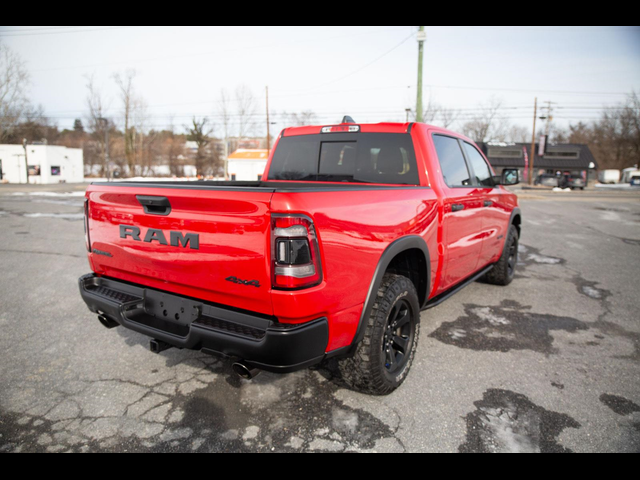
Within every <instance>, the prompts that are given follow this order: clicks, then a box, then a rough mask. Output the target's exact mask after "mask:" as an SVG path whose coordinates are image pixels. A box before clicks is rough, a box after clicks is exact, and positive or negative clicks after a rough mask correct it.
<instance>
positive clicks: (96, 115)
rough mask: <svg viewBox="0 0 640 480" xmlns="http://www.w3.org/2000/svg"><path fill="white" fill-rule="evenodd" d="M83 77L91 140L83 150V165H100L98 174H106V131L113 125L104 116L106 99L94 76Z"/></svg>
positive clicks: (107, 147) (107, 170)
mask: <svg viewBox="0 0 640 480" xmlns="http://www.w3.org/2000/svg"><path fill="white" fill-rule="evenodd" d="M85 78H86V80H87V83H86V87H87V97H86V100H85V101H86V105H87V109H88V110H89V114H88V118H87V123H88V125H89V132H90V134H91V137H92V139H93V142H92V143H91V144H89V145H87V146H86V148H85V150H84V161H85V165H86V166H89V167H92V166H93V165H101V169H100V170H101V171H100V175H102V176H106V175H108V174H109V165H108V152H109V145H108V144H107V142H108V141H109V139H108V137H109V135H108V133H109V130H110V129H112V128H113V125H112V123H111V122H110V121H109V120H108V119H107V118H106V110H107V105H106V100H105V97H104V95H103V94H102V92H101V90H100V89H99V88H98V87H97V85H96V83H95V78H94V76H93V75H91V76H87V77H85ZM96 146H97V148H96Z"/></svg>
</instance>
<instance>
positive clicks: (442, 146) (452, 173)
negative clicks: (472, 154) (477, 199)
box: [433, 135, 473, 187]
mask: <svg viewBox="0 0 640 480" xmlns="http://www.w3.org/2000/svg"><path fill="white" fill-rule="evenodd" d="M433 143H434V145H435V147H436V152H437V153H438V160H439V161H440V168H441V170H442V176H443V177H444V182H445V183H446V184H447V185H448V186H450V187H471V186H472V185H473V182H472V181H471V175H470V174H469V169H468V168H467V162H466V161H465V159H464V155H463V154H462V149H461V148H460V143H459V142H458V139H457V138H453V137H447V136H445V135H434V136H433Z"/></svg>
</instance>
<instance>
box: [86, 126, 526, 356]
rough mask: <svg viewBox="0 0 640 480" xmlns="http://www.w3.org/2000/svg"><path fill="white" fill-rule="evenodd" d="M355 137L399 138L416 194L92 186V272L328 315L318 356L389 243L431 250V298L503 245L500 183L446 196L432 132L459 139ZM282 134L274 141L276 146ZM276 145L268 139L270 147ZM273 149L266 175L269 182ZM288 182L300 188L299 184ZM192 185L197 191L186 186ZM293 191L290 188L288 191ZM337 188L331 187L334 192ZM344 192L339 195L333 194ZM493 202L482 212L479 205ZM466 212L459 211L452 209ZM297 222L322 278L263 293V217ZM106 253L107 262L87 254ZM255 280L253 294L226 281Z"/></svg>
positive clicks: (261, 308) (301, 318)
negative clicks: (154, 204) (192, 239)
mask: <svg viewBox="0 0 640 480" xmlns="http://www.w3.org/2000/svg"><path fill="white" fill-rule="evenodd" d="M321 128H322V126H309V127H298V128H290V129H286V130H284V131H283V132H282V134H281V137H282V135H284V136H296V135H309V134H314V135H315V134H319V133H320V131H321ZM360 128H361V131H362V132H374V133H375V132H381V133H408V132H410V135H411V137H412V140H413V145H414V148H415V151H416V159H417V162H418V171H419V177H420V186H415V187H407V186H397V187H394V186H388V185H387V186H385V187H384V188H379V186H376V185H364V186H362V185H360V186H359V187H358V188H353V189H351V188H346V189H345V188H344V187H345V186H347V187H348V186H349V184H345V183H336V184H327V183H326V182H322V183H321V185H322V187H323V188H317V189H315V188H313V187H315V186H318V185H317V184H316V183H315V182H304V183H305V185H307V188H300V183H301V182H288V181H270V182H268V184H260V185H259V186H256V187H255V188H252V187H247V188H240V187H238V189H234V188H230V187H228V186H227V187H226V188H225V187H220V188H216V186H210V187H207V186H206V185H204V184H203V185H204V186H202V187H199V184H197V183H194V184H192V185H189V184H186V183H185V184H184V185H174V186H162V185H158V184H157V183H154V184H149V186H143V187H141V186H139V185H137V186H110V185H109V184H100V185H92V186H91V187H90V188H89V189H88V192H87V198H89V212H90V219H89V233H90V239H91V246H92V248H93V250H94V252H93V253H90V254H89V259H90V263H91V266H92V269H93V270H94V272H96V273H97V274H98V275H104V276H108V277H112V278H115V279H120V280H125V281H128V282H132V283H135V284H137V285H142V286H148V287H150V288H157V289H161V290H165V291H169V292H174V293H176V294H180V295H185V296H189V297H193V298H197V299H202V300H206V301H210V302H215V303H217V304H221V305H226V306H229V307H233V308H238V309H243V310H247V311H251V312H257V313H260V314H264V315H272V316H274V317H276V318H277V319H278V321H279V322H281V323H294V324H298V323H303V322H309V321H312V320H315V319H317V318H321V317H326V318H327V319H328V321H329V342H328V345H327V352H331V351H333V350H336V349H339V348H341V347H345V346H348V345H350V344H351V343H352V341H353V339H354V336H355V334H356V331H357V328H358V324H359V321H360V317H361V314H362V311H363V308H364V306H365V305H364V304H365V301H366V299H367V295H368V292H369V288H370V285H371V284H372V279H373V277H374V273H375V271H376V267H377V265H378V263H379V261H380V259H381V257H382V255H383V252H384V251H385V250H386V249H387V247H389V245H391V244H392V243H393V242H394V241H396V240H398V239H401V238H402V237H406V236H408V235H413V236H419V237H421V238H422V239H423V240H424V241H425V243H426V245H427V247H428V250H429V254H430V265H428V266H427V268H428V269H429V270H430V279H431V283H430V285H429V290H428V297H429V298H432V297H435V296H437V295H439V294H440V293H442V292H444V291H445V290H447V289H449V288H450V287H452V286H453V285H455V284H456V283H458V282H460V281H461V280H463V279H465V278H467V277H469V276H470V275H472V274H474V273H475V272H477V271H478V270H480V269H482V268H484V267H485V266H487V265H489V264H490V263H493V262H495V261H496V260H497V259H498V258H499V257H500V254H501V252H502V249H503V245H504V241H505V236H506V232H507V229H508V227H509V220H510V218H511V213H512V211H513V209H514V208H515V207H516V206H517V199H516V197H515V196H514V195H513V194H511V193H509V192H508V191H507V190H505V189H504V188H502V187H496V188H475V187H474V188H459V189H455V188H449V187H447V185H446V184H445V183H444V180H443V178H442V173H441V171H440V164H439V161H438V158H437V154H436V150H435V147H434V144H433V142H432V140H431V135H432V134H433V133H444V134H447V135H450V136H455V137H457V138H461V139H463V140H465V141H469V142H471V141H470V140H469V139H466V138H464V137H462V136H460V135H457V134H455V133H452V132H448V131H446V130H443V129H439V128H436V127H431V126H428V125H423V124H376V125H364V124H363V125H360ZM281 137H279V138H281ZM277 148H278V146H277V141H276V144H275V145H274V149H273V150H274V151H275V150H276V149H277ZM272 158H273V151H272V153H271V156H270V158H269V162H268V164H267V169H266V171H265V175H264V178H268V172H269V167H270V164H271V160H272ZM296 184H297V185H296ZM194 186H195V187H198V188H196V189H193V188H190V187H194ZM289 186H290V188H288V187H289ZM331 187H335V188H331ZM341 189H342V191H341ZM137 195H145V196H159V197H166V198H167V199H168V200H169V202H170V203H171V208H172V210H171V213H170V214H169V215H166V216H159V215H149V214H145V213H144V211H143V207H142V206H141V205H140V203H139V202H138V200H137V198H136V196H137ZM485 201H491V202H492V203H491V207H490V208H488V207H485V206H484V202H485ZM453 203H456V204H460V203H462V204H465V205H466V207H467V208H465V210H464V211H463V212H453V211H452V208H451V205H452V204H453ZM273 214H295V215H304V216H306V217H308V218H310V219H311V220H312V221H313V226H314V229H315V232H316V234H317V238H318V245H319V250H320V260H321V267H322V281H321V283H320V284H319V285H316V286H313V287H311V288H308V289H303V290H294V291H286V290H278V289H274V288H272V281H271V278H272V272H271V268H272V260H273V259H272V256H273V251H272V248H273V247H272V245H271V216H272V215H273ZM120 225H129V226H135V227H138V228H140V230H141V237H143V236H144V235H145V232H146V231H148V229H157V230H161V231H162V232H165V236H166V237H167V238H169V235H170V233H169V232H172V231H173V232H180V233H181V234H183V235H184V234H187V233H193V234H197V235H199V249H198V250H195V249H191V248H185V247H183V246H174V245H164V244H162V243H161V242H159V241H154V240H152V241H151V242H144V241H135V240H134V239H132V238H131V237H130V236H128V237H126V238H121V235H120V230H119V226H120ZM96 250H97V251H102V252H107V253H108V254H110V255H111V256H105V255H103V254H99V253H96ZM231 276H233V277H237V278H240V279H243V280H248V281H249V280H251V281H253V280H255V281H257V282H259V284H260V287H259V288H256V287H252V286H247V285H243V284H236V283H232V282H229V281H227V279H228V278H229V277H231Z"/></svg>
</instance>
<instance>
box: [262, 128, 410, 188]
mask: <svg viewBox="0 0 640 480" xmlns="http://www.w3.org/2000/svg"><path fill="white" fill-rule="evenodd" d="M268 180H294V181H313V182H347V183H379V184H389V185H420V178H419V175H418V168H417V163H416V154H415V150H414V148H413V142H412V140H411V135H409V134H406V133H331V134H317V135H298V136H292V137H283V138H281V139H280V140H279V142H278V146H277V148H276V151H275V152H274V154H273V159H272V161H271V167H270V168H269V174H268Z"/></svg>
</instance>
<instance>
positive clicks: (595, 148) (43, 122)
mask: <svg viewBox="0 0 640 480" xmlns="http://www.w3.org/2000/svg"><path fill="white" fill-rule="evenodd" d="M111 81H112V82H113V84H112V85H113V86H115V87H116V91H117V98H115V99H113V98H108V97H107V96H106V95H105V93H104V91H103V90H102V89H101V88H100V87H99V86H98V85H97V82H96V81H95V78H94V77H93V76H87V77H85V102H84V103H85V110H86V114H85V115H83V116H82V117H81V118H77V119H76V120H75V122H74V125H73V128H71V129H62V130H61V129H59V128H58V126H57V125H56V124H55V123H54V122H53V121H52V120H51V119H50V118H48V117H47V116H46V114H45V112H44V109H43V107H42V106H36V105H33V103H32V102H31V101H30V99H29V96H28V86H29V82H30V77H29V72H28V70H27V68H26V66H25V63H24V62H23V61H22V60H21V58H20V57H19V56H18V55H17V54H15V53H14V52H12V51H11V50H10V49H9V48H8V47H7V46H6V45H4V44H2V43H0V143H16V144H21V143H22V142H23V139H26V140H27V141H28V142H29V143H34V142H46V143H48V144H52V145H64V146H67V147H74V148H81V149H82V150H83V152H84V161H85V167H86V171H87V173H90V174H92V175H96V176H103V177H104V176H111V175H120V176H149V175H157V174H158V173H159V172H161V173H160V174H162V175H171V176H183V175H185V174H193V173H194V172H193V169H195V173H196V174H197V175H198V176H201V177H226V176H227V175H226V174H227V172H226V162H225V159H226V158H227V157H228V155H229V154H230V153H231V152H233V151H234V150H235V149H236V148H238V147H241V146H243V141H244V140H245V139H247V138H251V139H253V142H251V143H250V145H251V146H252V147H254V148H255V147H260V148H266V145H267V141H266V138H265V137H264V136H265V134H266V133H265V132H264V131H263V125H264V123H265V122H264V120H263V119H262V117H263V116H264V115H260V113H259V109H258V106H259V105H261V103H262V102H259V101H258V100H257V97H256V96H255V95H254V93H253V92H252V91H251V89H250V88H249V87H247V86H246V85H240V86H238V87H236V88H235V90H233V91H228V90H226V89H222V90H221V91H220V92H219V96H218V100H217V102H216V106H215V118H216V120H217V121H216V123H215V124H214V123H213V122H212V120H211V117H213V115H212V116H202V117H193V118H191V120H190V121H189V122H188V124H186V125H176V124H175V122H174V119H173V117H171V116H168V117H169V120H168V125H164V126H163V127H162V128H158V127H157V126H155V125H153V124H152V121H153V118H154V117H153V116H152V115H151V114H150V113H149V106H148V104H147V102H146V101H145V99H144V97H143V95H141V93H140V92H139V91H138V90H137V89H136V72H135V71H134V70H126V71H123V72H118V73H115V74H113V75H112V76H111ZM506 111H507V110H506V107H505V106H504V105H503V102H502V101H501V100H500V99H496V98H492V99H491V100H489V101H488V102H486V103H484V104H480V105H478V106H477V107H476V108H474V109H472V110H471V111H470V112H467V113H464V114H462V113H461V112H460V111H458V110H456V109H450V108H446V107H443V106H441V105H439V104H437V103H435V102H434V101H433V99H430V100H429V101H428V102H427V105H426V106H425V108H424V112H423V119H424V121H425V123H431V124H435V125H439V126H442V127H445V128H450V129H452V130H458V131H460V132H461V133H463V134H465V135H466V136H468V137H470V138H472V139H473V140H475V141H477V142H523V143H527V142H530V141H531V130H530V129H529V128H527V127H523V126H520V125H517V124H514V123H513V122H512V121H511V119H510V118H509V116H508V115H507V114H506ZM410 113H413V114H414V113H415V112H409V111H408V110H407V116H408V117H409V114H410ZM277 116H278V117H279V122H280V123H282V124H283V125H286V126H299V125H309V124H317V123H320V122H319V118H318V115H316V114H315V113H314V112H313V111H311V110H306V111H302V112H293V113H291V112H282V113H280V114H279V115H277ZM380 120H384V119H382V118H381V119H380ZM258 121H259V123H258ZM336 121H339V119H336ZM554 127H555V125H554ZM538 136H539V135H536V138H537V137H538ZM550 141H551V142H552V143H554V142H555V143H580V144H587V145H588V146H589V148H590V149H591V151H592V153H593V154H594V157H595V158H596V160H597V161H598V166H599V168H601V169H605V168H618V169H621V168H625V167H629V166H633V165H634V164H637V163H638V162H639V159H640V97H639V96H638V94H637V93H635V92H632V93H630V94H629V95H628V97H627V98H626V99H625V101H623V102H621V103H619V104H616V105H611V106H607V107H603V109H602V113H601V114H600V116H599V118H598V119H596V120H592V121H579V122H577V123H575V124H574V123H572V124H570V125H569V127H568V128H566V129H559V128H557V127H555V128H552V130H551V135H550ZM269 144H270V145H271V144H273V142H271V141H270V142H269ZM185 167H188V170H187V171H185Z"/></svg>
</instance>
